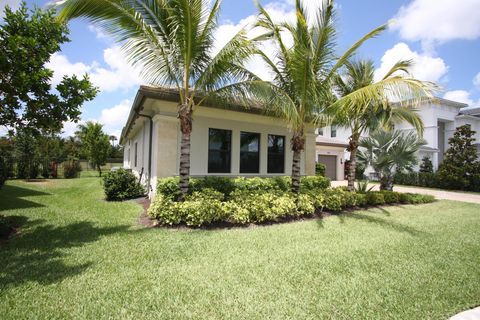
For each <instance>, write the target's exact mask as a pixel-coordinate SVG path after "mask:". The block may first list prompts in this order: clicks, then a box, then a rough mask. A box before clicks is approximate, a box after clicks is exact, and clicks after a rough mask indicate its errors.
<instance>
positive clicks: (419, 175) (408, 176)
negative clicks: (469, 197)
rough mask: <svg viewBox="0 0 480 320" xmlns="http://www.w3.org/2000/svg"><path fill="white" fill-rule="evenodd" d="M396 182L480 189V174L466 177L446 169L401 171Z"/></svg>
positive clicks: (460, 188)
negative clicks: (441, 171)
mask: <svg viewBox="0 0 480 320" xmlns="http://www.w3.org/2000/svg"><path fill="white" fill-rule="evenodd" d="M393 182H394V183H395V184H402V185H407V186H419V187H428V188H441V189H448V190H468V191H477V192H478V191H480V174H479V173H477V174H475V175H473V176H472V177H471V179H466V178H464V177H462V175H459V174H456V173H455V172H451V173H450V172H448V173H446V172H445V171H444V172H443V174H442V173H440V171H437V172H406V173H405V172H399V173H397V174H395V177H394V181H393Z"/></svg>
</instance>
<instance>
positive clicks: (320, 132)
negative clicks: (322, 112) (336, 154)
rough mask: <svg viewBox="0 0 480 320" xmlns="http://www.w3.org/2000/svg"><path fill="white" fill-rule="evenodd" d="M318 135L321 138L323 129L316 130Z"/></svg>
mask: <svg viewBox="0 0 480 320" xmlns="http://www.w3.org/2000/svg"><path fill="white" fill-rule="evenodd" d="M318 134H319V135H321V136H323V128H318Z"/></svg>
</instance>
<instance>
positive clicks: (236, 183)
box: [157, 176, 330, 199]
mask: <svg viewBox="0 0 480 320" xmlns="http://www.w3.org/2000/svg"><path fill="white" fill-rule="evenodd" d="M300 181H301V182H300V188H301V189H303V190H312V189H320V190H321V189H326V188H328V187H329V186H330V180H329V179H328V178H325V177H322V176H306V177H302V178H301V180H300ZM205 189H213V190H215V191H218V192H220V193H222V194H223V196H224V198H225V199H228V198H229V197H230V194H231V193H232V192H234V191H237V190H242V191H283V192H288V191H290V189H291V178H290V177H272V178H258V177H254V178H245V177H238V178H228V177H212V176H209V177H208V176H207V177H203V178H191V179H190V182H189V192H190V193H191V194H192V193H193V192H196V191H202V190H205ZM157 194H163V195H165V196H167V197H169V198H172V199H177V198H178V197H179V195H180V188H179V178H178V177H171V178H163V179H159V180H158V182H157Z"/></svg>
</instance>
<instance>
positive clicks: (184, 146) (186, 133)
mask: <svg viewBox="0 0 480 320" xmlns="http://www.w3.org/2000/svg"><path fill="white" fill-rule="evenodd" d="M179 107H180V109H179V112H178V118H179V119H180V131H181V132H182V141H181V144H180V196H179V199H178V200H179V201H183V200H185V197H186V196H187V194H188V182H189V180H190V136H191V133H192V111H191V109H189V107H188V105H187V104H182V105H180V106H179Z"/></svg>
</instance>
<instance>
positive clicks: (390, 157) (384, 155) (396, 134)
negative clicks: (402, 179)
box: [358, 130, 427, 190]
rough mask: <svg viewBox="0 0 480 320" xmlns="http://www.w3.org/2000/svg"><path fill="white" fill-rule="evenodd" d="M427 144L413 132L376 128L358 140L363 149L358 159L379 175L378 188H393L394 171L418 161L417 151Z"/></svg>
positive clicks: (408, 167)
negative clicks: (367, 135)
mask: <svg viewBox="0 0 480 320" xmlns="http://www.w3.org/2000/svg"><path fill="white" fill-rule="evenodd" d="M425 144H427V143H426V141H425V140H424V139H422V138H419V137H418V136H417V135H416V133H415V132H412V131H410V132H408V133H403V132H400V131H395V130H390V131H385V130H377V131H375V132H372V133H371V134H370V136H369V137H367V138H362V139H361V140H360V146H361V147H362V148H364V149H362V150H360V151H359V153H358V159H359V161H360V162H361V163H363V164H364V165H365V166H368V165H371V166H372V167H373V169H374V170H375V172H376V173H377V174H378V175H379V177H380V190H392V189H393V177H394V176H395V172H398V171H402V170H404V169H407V170H408V169H411V167H412V166H413V165H415V164H417V163H418V159H417V156H416V154H417V152H418V150H419V149H420V147H421V146H423V145H425Z"/></svg>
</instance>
